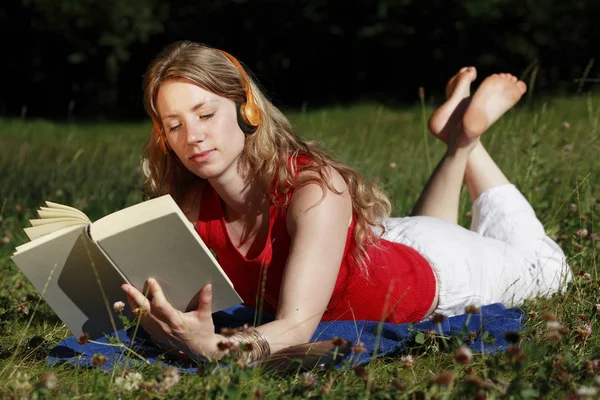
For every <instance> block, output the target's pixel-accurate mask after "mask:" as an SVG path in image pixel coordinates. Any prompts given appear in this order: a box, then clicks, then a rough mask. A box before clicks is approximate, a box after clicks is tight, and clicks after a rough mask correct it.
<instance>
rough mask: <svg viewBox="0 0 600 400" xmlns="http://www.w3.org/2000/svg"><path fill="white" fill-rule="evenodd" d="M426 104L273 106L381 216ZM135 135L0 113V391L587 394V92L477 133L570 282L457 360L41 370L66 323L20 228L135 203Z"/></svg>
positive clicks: (430, 144)
mask: <svg viewBox="0 0 600 400" xmlns="http://www.w3.org/2000/svg"><path fill="white" fill-rule="evenodd" d="M534 100H535V98H534ZM430 112H431V107H429V106H426V107H424V109H423V108H421V107H418V106H416V107H414V108H406V109H388V108H384V107H381V106H377V105H372V104H371V105H360V106H354V107H349V108H329V109H323V110H315V111H310V110H309V111H307V112H292V111H290V112H288V115H289V117H290V118H291V120H292V122H293V124H294V125H295V127H296V128H297V130H298V132H299V133H300V134H301V135H302V136H304V137H306V138H310V139H318V140H321V141H322V143H323V145H324V146H325V147H326V148H328V149H332V150H333V151H334V153H335V154H336V155H337V156H338V158H340V159H341V160H343V161H345V162H347V163H349V164H350V165H352V166H354V167H355V168H357V169H358V170H359V171H361V172H363V173H364V174H365V175H366V176H368V177H370V178H372V179H376V180H378V181H379V182H380V183H381V184H382V185H384V186H385V188H386V190H387V192H388V193H389V194H390V196H391V197H392V199H393V204H394V212H393V214H394V215H395V216H402V215H406V214H407V213H408V212H409V211H410V209H411V207H412V204H413V203H414V202H415V200H416V199H417V197H418V194H419V192H420V190H421V188H422V187H423V185H424V183H425V181H426V179H427V177H428V175H429V173H430V172H431V170H432V168H433V166H435V163H437V160H438V159H439V157H440V156H441V154H442V152H443V150H444V148H443V146H442V145H441V143H438V142H436V140H435V139H434V138H433V137H431V136H430V135H428V134H427V133H426V131H425V126H424V118H425V115H427V116H428V115H429V113H430ZM149 129H150V125H149V124H144V123H139V124H94V125H91V124H90V125H85V124H55V123H50V122H43V121H22V120H0V398H3V397H6V398H164V397H177V398H212V397H219V398H230V397H233V398H246V397H257V398H258V397H264V398H280V397H294V396H296V397H323V398H367V397H369V398H404V397H406V398H433V397H435V398H472V397H475V398H537V397H539V398H542V397H543V398H562V397H564V396H572V397H573V398H585V396H586V395H590V396H591V397H590V398H595V397H596V390H597V388H598V387H599V386H600V361H599V359H600V336H599V335H597V334H596V332H595V331H596V330H597V329H600V327H599V321H600V320H599V318H598V315H599V314H598V313H599V311H600V304H598V303H600V294H599V293H600V277H599V276H598V261H599V258H598V253H597V245H598V240H597V239H598V236H597V233H596V232H597V231H598V226H597V225H598V223H599V222H600V221H599V218H598V213H599V211H600V205H599V204H598V203H597V200H596V199H598V198H600V162H599V161H598V158H599V157H600V97H594V96H592V95H582V96H581V97H579V98H569V99H566V98H552V99H548V100H547V101H541V100H539V101H538V102H531V103H528V104H527V103H525V101H524V104H522V105H521V106H520V107H519V108H518V109H516V110H514V111H511V112H510V113H509V114H508V115H507V116H505V117H504V118H502V119H501V120H500V121H499V122H498V123H497V124H496V125H495V126H494V127H493V128H492V129H491V130H490V131H489V132H487V133H486V134H485V135H484V138H483V141H484V144H485V145H486V147H487V148H488V151H489V152H490V153H491V154H492V155H493V156H494V158H495V159H496V161H497V162H498V164H499V165H500V166H501V167H502V169H503V170H504V171H505V173H506V175H507V176H508V177H509V178H510V179H511V180H512V181H513V182H514V183H515V184H516V185H517V187H518V188H519V189H521V191H522V192H523V194H524V195H525V196H526V197H527V198H528V199H529V200H530V202H531V203H532V205H533V206H534V208H535V209H536V211H537V213H538V216H539V218H540V220H541V221H542V223H543V224H544V226H545V227H546V229H547V231H548V233H549V235H551V236H552V237H554V238H556V239H557V241H558V242H559V243H560V245H561V246H562V247H563V249H564V250H565V252H566V254H567V256H568V259H569V263H570V265H571V266H572V268H573V270H574V273H575V276H576V277H575V279H574V281H573V282H572V283H571V284H570V285H569V287H568V288H567V290H566V292H565V293H564V294H562V295H557V296H555V297H553V298H551V299H544V300H539V299H538V300H535V301H530V302H528V303H527V304H525V305H524V306H523V307H524V309H525V311H526V313H527V319H526V322H525V325H526V330H525V332H522V333H521V334H520V337H519V338H518V345H515V346H514V347H513V348H512V349H511V351H508V352H506V353H501V354H496V355H487V354H480V353H474V354H473V358H472V361H471V363H470V364H466V365H463V364H461V363H459V362H458V361H457V360H455V352H454V350H455V348H452V347H451V348H446V347H444V346H443V345H442V344H443V342H440V341H439V338H437V339H433V340H427V341H425V343H423V344H421V345H418V346H414V347H412V348H411V350H410V352H409V355H410V356H412V360H411V359H407V358H404V359H402V360H400V359H399V358H393V359H384V360H377V361H375V362H373V363H371V364H370V365H368V366H367V368H366V370H365V371H363V370H361V369H357V370H352V368H346V369H343V370H339V371H338V370H336V371H329V372H327V373H318V372H315V373H314V374H304V375H301V374H297V375H292V376H278V375H273V374H268V373H264V372H261V371H259V370H258V369H252V370H248V369H243V368H240V367H238V366H236V365H231V366H230V367H227V368H220V369H219V368H218V369H213V368H211V366H209V367H208V368H204V370H203V371H204V372H203V373H202V376H198V375H184V376H182V377H181V378H180V379H179V377H178V376H177V375H173V371H170V370H162V369H161V368H159V367H143V368H142V367H140V369H139V370H136V371H114V372H112V373H108V374H107V373H104V372H101V371H99V370H98V369H96V368H90V369H84V368H72V367H67V366H58V367H53V368H49V367H47V366H46V363H45V361H44V359H45V357H46V355H47V354H48V351H49V349H51V348H52V347H53V346H54V345H55V344H56V343H57V342H59V341H60V340H62V339H64V338H65V337H67V336H68V331H67V330H66V329H65V328H64V327H63V326H62V324H61V322H60V320H59V319H58V318H57V317H56V316H55V314H54V313H53V311H52V310H51V309H50V308H49V307H48V306H47V305H46V304H45V302H44V301H40V296H39V295H38V293H37V292H36V291H35V290H34V289H33V287H32V286H31V285H30V284H29V282H28V281H27V280H26V278H25V277H24V276H23V275H22V274H21V273H20V272H19V271H18V269H17V267H16V266H15V265H14V264H13V263H12V261H11V260H10V255H11V254H12V252H13V251H14V248H15V247H16V246H17V245H19V244H22V243H24V242H25V241H26V237H25V235H24V233H23V231H22V228H23V227H25V226H28V225H27V220H28V219H29V218H31V217H33V215H34V210H35V208H37V207H38V206H40V205H41V204H42V202H43V201H44V200H51V201H56V202H60V203H65V204H70V205H73V206H75V207H77V208H79V209H81V210H83V211H84V212H85V213H86V214H88V215H89V216H90V218H91V219H92V220H94V219H97V218H99V217H101V216H103V215H105V214H107V213H110V212H112V211H115V210H118V209H120V208H123V207H125V206H127V205H131V204H134V203H136V202H139V201H140V200H141V199H142V196H141V170H140V167H139V155H140V149H141V147H142V145H143V143H144V141H145V138H146V136H147V133H148V131H149ZM469 209H470V201H469V200H468V196H467V193H466V192H465V193H463V197H462V201H461V211H460V223H461V224H463V225H465V226H467V225H468V223H469V216H470V213H469ZM553 320H556V322H554V321H553ZM138 374H139V375H138ZM169 374H171V375H169ZM136 382H137V383H136ZM140 382H143V384H140ZM569 398H570V397H569Z"/></svg>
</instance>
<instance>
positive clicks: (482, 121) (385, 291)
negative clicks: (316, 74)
mask: <svg viewBox="0 0 600 400" xmlns="http://www.w3.org/2000/svg"><path fill="white" fill-rule="evenodd" d="M475 78H476V71H475V69H474V68H473V67H468V68H463V69H461V70H460V71H459V73H458V74H457V75H456V76H454V77H453V78H452V79H451V80H450V81H449V83H448V86H447V96H448V100H447V102H446V103H445V104H444V105H442V107H440V108H439V109H438V110H437V111H436V112H435V113H434V115H433V116H432V118H431V120H430V129H431V131H432V132H433V134H434V135H436V136H437V137H439V138H440V139H441V140H443V141H444V142H445V143H446V144H447V146H448V150H447V152H446V153H445V155H444V156H443V157H442V159H441V161H440V162H439V164H438V166H437V168H436V169H435V171H434V172H433V174H432V176H431V178H430V180H429V182H428V183H427V185H426V187H425V189H424V191H423V193H422V195H421V197H420V198H419V200H418V202H417V204H416V206H415V208H414V211H413V216H411V217H407V218H388V216H389V213H390V202H389V201H388V199H387V198H386V196H385V195H384V194H383V193H382V192H381V191H380V190H379V189H378V188H377V187H375V186H374V185H373V184H372V183H370V182H368V181H366V180H365V179H363V178H362V177H361V176H360V175H358V174H357V173H356V172H355V171H354V170H352V169H351V168H349V167H348V166H346V165H343V164H341V163H339V162H338V161H336V160H335V159H333V158H332V157H331V156H329V155H327V154H326V153H325V152H323V151H322V150H320V149H319V148H318V147H316V146H315V145H313V144H310V143H306V142H304V141H303V140H302V139H300V138H299V137H298V136H297V135H296V134H295V133H294V131H293V129H292V127H291V126H290V123H289V122H288V120H287V119H286V117H285V116H284V115H283V114H282V113H281V112H280V111H279V110H278V109H277V108H276V107H274V106H273V105H272V104H271V103H270V102H269V100H267V98H266V97H265V96H264V95H263V94H262V93H261V91H260V90H259V88H258V87H257V85H256V84H255V82H254V81H253V80H252V79H250V78H249V77H248V75H247V74H246V73H245V72H244V69H243V68H242V67H241V66H240V64H239V63H238V62H237V60H236V59H235V58H234V57H232V56H231V55H229V54H227V53H225V52H223V51H221V50H218V49H214V48H211V47H208V46H204V45H201V44H197V43H192V42H178V43H175V44H173V45H171V46H169V47H167V48H166V49H165V50H164V51H163V53H161V54H160V55H159V56H158V57H157V58H156V59H155V60H154V61H153V62H152V63H151V65H150V66H149V68H148V70H147V73H146V75H145V83H144V92H145V106H146V109H147V112H148V114H149V115H150V117H151V118H152V121H153V123H154V130H153V132H152V134H151V136H150V139H149V140H148V143H147V146H146V150H145V161H144V167H145V168H144V170H145V173H146V176H147V182H146V183H147V188H148V190H149V191H150V192H151V194H153V195H158V194H160V193H162V194H165V193H169V194H170V195H171V196H172V197H173V198H174V199H175V200H176V201H177V202H178V204H179V205H180V206H181V208H182V210H183V211H184V212H185V213H186V215H187V217H188V218H189V220H190V221H191V222H192V223H193V224H194V226H195V227H196V230H197V232H198V234H199V235H200V237H201V238H202V239H203V240H204V241H205V243H206V244H207V245H208V246H209V247H211V248H212V249H213V250H214V251H215V253H216V255H217V258H218V260H219V263H220V264H221V265H222V267H223V269H224V270H225V272H226V273H227V274H228V276H229V277H230V279H231V280H232V282H233V284H234V286H235V288H236V290H237V291H238V293H240V295H241V296H242V298H243V299H244V301H245V303H246V304H248V305H252V306H255V307H258V308H262V309H264V310H265V311H269V312H272V313H274V315H275V320H274V321H273V322H269V323H265V324H263V325H261V326H258V327H256V329H254V330H250V331H247V332H244V333H238V334H236V335H234V336H233V337H228V338H225V337H223V336H221V335H219V334H215V331H214V325H213V322H212V316H211V298H212V297H211V296H212V293H211V290H212V288H211V286H210V285H207V286H206V287H204V288H203V289H202V291H201V292H200V305H199V306H198V308H197V309H196V310H193V311H190V312H186V313H183V312H180V311H178V310H176V309H174V308H173V307H172V306H171V305H170V304H169V303H168V301H167V300H166V299H165V297H164V295H163V293H162V291H161V288H160V286H159V285H158V283H157V282H156V281H154V280H152V279H150V280H149V282H148V284H149V289H150V292H151V294H152V301H149V300H148V299H147V298H146V297H144V295H143V294H142V293H141V292H140V291H138V290H136V289H135V288H134V287H132V286H130V285H124V286H123V290H125V292H126V293H127V295H128V299H129V302H130V305H131V307H132V308H137V307H142V308H144V309H146V310H147V313H146V314H145V315H144V316H143V317H142V320H141V323H142V326H143V327H144V328H145V329H146V330H147V331H148V332H149V333H150V334H151V335H152V337H153V338H154V339H155V340H156V341H158V342H159V343H162V344H166V345H169V346H171V347H174V348H177V349H179V350H181V351H183V352H185V353H187V354H188V355H190V356H203V357H208V358H213V357H217V358H218V357H220V353H219V351H218V343H219V342H225V341H232V342H234V343H251V344H252V346H251V348H252V349H253V351H252V356H253V357H254V358H255V359H257V358H260V357H263V356H265V355H267V354H269V352H275V351H278V350H280V349H282V348H285V347H288V346H292V345H295V344H300V343H304V342H307V341H308V340H310V338H311V337H312V335H313V333H314V331H315V329H316V326H317V324H318V323H319V322H320V321H321V320H335V319H344V320H347V319H357V320H360V319H367V320H377V321H379V320H385V321H390V322H398V323H400V322H416V321H420V320H422V319H424V318H427V317H429V316H430V315H431V314H432V313H434V312H436V313H441V314H444V315H446V316H451V315H455V314H460V313H462V312H464V308H465V306H467V305H475V306H480V305H485V304H489V303H493V302H498V301H501V302H504V303H508V304H513V303H517V302H519V301H522V300H523V299H525V298H529V297H533V296H538V295H544V294H548V293H551V292H555V291H557V290H559V289H560V288H561V287H562V285H563V284H564V283H565V282H566V281H568V280H569V279H570V275H569V274H570V272H569V268H568V266H567V265H566V263H565V257H564V254H563V252H562V251H561V249H560V248H559V247H558V246H557V245H556V244H555V243H554V242H553V241H552V240H551V239H550V238H548V236H547V235H546V234H545V232H544V228H543V227H542V225H541V223H540V222H539V221H538V219H537V218H536V216H535V213H534V211H533V209H532V208H531V206H530V205H529V204H528V203H527V201H526V200H525V199H524V197H523V196H522V195H521V194H520V193H519V191H518V190H517V189H516V188H515V187H514V186H513V185H511V184H510V183H509V181H508V180H507V178H506V177H505V176H504V175H503V173H502V172H501V171H500V169H499V168H498V167H497V166H496V164H495V163H494V161H493V160H492V159H491V157H490V156H489V155H488V153H487V152H486V150H485V149H484V148H483V146H482V144H481V142H480V140H479V138H480V136H481V134H482V133H483V132H484V131H485V130H487V129H488V128H489V126H490V125H492V124H493V123H494V122H495V121H496V120H497V119H498V118H499V117H500V116H501V115H502V114H504V113H505V112H506V111H507V110H509V109H510V108H511V107H512V106H514V104H516V103H517V101H518V100H519V99H520V97H521V96H522V95H523V93H524V92H525V91H526V87H525V84H524V83H523V82H521V81H518V80H517V79H516V78H515V77H513V76H512V75H509V74H497V75H492V76H490V77H488V78H487V79H485V80H484V81H483V83H482V84H481V86H480V87H479V89H478V90H477V92H476V93H475V94H474V95H473V97H470V94H469V88H470V84H471V82H473V80H474V79H475ZM463 181H464V182H465V183H466V185H467V187H468V190H469V192H470V195H471V198H472V199H473V224H472V227H471V230H467V229H464V228H462V227H460V226H459V225H457V213H458V201H459V193H460V189H461V186H462V183H463Z"/></svg>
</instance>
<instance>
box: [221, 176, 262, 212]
mask: <svg viewBox="0 0 600 400" xmlns="http://www.w3.org/2000/svg"><path fill="white" fill-rule="evenodd" d="M209 183H210V185H211V186H212V187H213V189H214V190H215V191H216V192H217V194H218V195H219V197H220V198H221V200H222V201H223V202H224V203H225V209H224V210H223V211H224V214H225V219H226V220H228V221H235V220H239V219H244V220H247V219H250V220H252V219H255V218H256V217H257V216H258V215H260V214H263V213H264V212H265V211H268V209H269V204H270V203H269V199H268V197H267V196H265V194H264V191H263V188H262V185H261V184H260V182H257V181H256V180H254V179H251V177H249V176H242V175H240V174H237V173H236V174H232V176H229V177H227V178H224V177H220V178H219V179H215V180H210V181H209Z"/></svg>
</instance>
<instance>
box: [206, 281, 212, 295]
mask: <svg viewBox="0 0 600 400" xmlns="http://www.w3.org/2000/svg"><path fill="white" fill-rule="evenodd" d="M206 293H208V294H212V285H211V284H210V283H209V284H208V285H206Z"/></svg>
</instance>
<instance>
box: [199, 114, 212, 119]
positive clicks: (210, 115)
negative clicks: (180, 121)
mask: <svg viewBox="0 0 600 400" xmlns="http://www.w3.org/2000/svg"><path fill="white" fill-rule="evenodd" d="M214 115H215V113H214V112H213V113H210V114H206V115H200V117H199V118H200V119H203V120H207V119H211V118H212V117H213V116H214Z"/></svg>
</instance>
